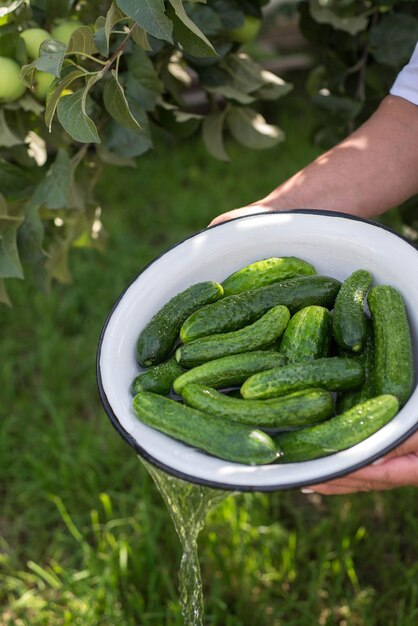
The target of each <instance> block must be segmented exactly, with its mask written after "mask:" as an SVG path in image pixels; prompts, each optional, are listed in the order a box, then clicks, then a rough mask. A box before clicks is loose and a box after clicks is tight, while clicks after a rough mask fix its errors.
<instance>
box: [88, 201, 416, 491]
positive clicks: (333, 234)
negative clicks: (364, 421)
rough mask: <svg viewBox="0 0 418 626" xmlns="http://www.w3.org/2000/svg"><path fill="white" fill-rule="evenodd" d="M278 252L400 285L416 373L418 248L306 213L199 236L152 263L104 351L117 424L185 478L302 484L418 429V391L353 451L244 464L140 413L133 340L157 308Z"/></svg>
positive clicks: (105, 381) (228, 484) (328, 270)
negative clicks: (155, 425)
mask: <svg viewBox="0 0 418 626" xmlns="http://www.w3.org/2000/svg"><path fill="white" fill-rule="evenodd" d="M271 256H297V257H301V258H302V259H306V260H307V261H309V262H310V263H312V264H313V265H314V266H315V268H316V269H317V271H318V273H320V274H326V275H328V276H333V277H335V278H338V279H339V280H341V281H342V280H344V279H345V278H347V276H349V274H351V273H352V272H353V271H354V270H356V269H360V268H362V269H368V270H369V271H370V272H371V273H372V274H373V277H374V283H375V284H378V283H385V284H390V285H393V286H394V287H396V288H397V289H398V290H399V291H400V292H401V294H402V295H403V297H404V298H405V301H406V305H407V309H408V315H409V320H410V325H411V331H412V335H413V342H414V354H415V368H416V371H418V361H417V357H418V280H417V277H418V251H417V250H416V249H415V248H414V247H413V246H412V245H411V244H410V243H408V242H407V241H406V240H404V239H403V238H401V237H399V236H398V235H396V234H395V233H393V232H392V231H389V230H388V229H386V228H383V227H381V226H379V225H376V224H373V223H370V222H367V221H364V220H359V219H356V218H352V217H350V216H348V215H342V214H337V213H329V212H325V211H324V212H321V211H311V210H303V211H289V212H280V213H268V214H258V215H250V216H247V217H243V218H239V219H236V220H233V221H230V222H226V223H223V224H219V225H218V226H214V227H212V228H209V229H207V230H204V231H202V232H200V233H197V234H196V235H193V236H192V237H189V238H188V239H186V240H184V241H182V242H181V243H179V244H178V245H176V246H174V247H173V248H171V249H170V250H167V252H165V253H164V254H163V255H161V256H160V257H158V258H157V259H155V261H153V262H152V263H150V265H148V266H147V267H146V268H145V269H144V270H143V271H142V272H141V273H140V274H139V275H138V276H137V278H136V279H135V280H134V281H133V282H132V284H131V285H130V286H129V287H128V288H127V289H126V291H125V292H124V293H123V294H122V295H121V297H120V298H119V300H118V301H117V302H116V304H115V306H114V307H113V309H112V311H111V313H110V314H109V316H108V318H107V320H106V323H105V326H104V329H103V331H102V335H101V338H100V343H99V349H98V354H97V377H98V386H99V391H100V395H101V398H102V402H103V405H104V407H105V409H106V412H107V413H108V415H109V417H110V420H111V422H112V423H113V425H114V426H115V427H116V429H117V430H118V432H119V433H120V434H121V435H122V437H123V438H124V439H125V440H126V441H127V442H128V443H129V444H130V445H131V446H132V447H133V448H134V449H135V450H136V451H137V452H138V453H139V454H140V455H141V456H142V457H143V458H145V459H148V460H149V461H150V462H152V463H153V464H155V465H157V466H158V467H160V468H163V469H164V470H166V471H167V472H169V473H171V474H174V475H176V476H178V477H179V478H183V479H186V480H189V481H191V482H195V483H200V484H205V485H210V486H212V487H219V488H223V489H232V490H240V491H269V490H276V489H285V488H291V487H300V486H303V485H309V484H314V483H316V482H319V481H323V480H326V479H329V478H333V477H336V476H339V475H342V474H345V473H347V472H349V471H351V470H354V469H357V468H359V467H361V466H363V465H366V464H368V463H370V462H371V461H373V460H375V459H376V458H378V457H379V456H381V455H382V454H384V453H386V452H388V451H389V450H390V449H391V448H393V447H395V446H396V445H397V444H399V443H400V442H401V441H402V440H404V439H405V438H406V437H408V436H409V435H410V434H412V432H414V430H415V429H416V428H417V421H418V388H415V390H414V392H413V393H412V395H411V397H410V399H409V401H408V402H407V404H406V405H405V406H404V407H403V408H402V410H401V411H400V412H399V413H398V415H397V416H396V417H395V418H394V419H393V420H392V421H391V422H390V423H389V424H387V425H386V426H384V427H383V428H382V429H381V430H379V431H378V432H377V433H375V434H374V435H372V436H371V437H369V438H368V439H366V440H365V441H363V442H362V443H359V444H358V445H356V446H353V447H352V448H350V449H348V450H344V451H343V452H338V453H336V454H333V455H330V456H328V457H325V458H321V459H316V460H314V461H306V462H303V463H290V464H283V465H280V464H277V465H265V466H247V465H241V464H237V463H231V462H227V461H223V460H221V459H217V458H214V457H211V456H209V455H207V454H204V453H202V452H200V451H198V450H196V449H194V448H191V447H189V446H186V445H184V444H183V443H181V442H179V441H176V440H174V439H172V438H170V437H168V436H166V435H163V434H161V433H159V432H158V431H156V430H153V429H152V428H150V427H148V426H145V425H144V424H142V423H141V422H140V421H139V420H138V419H137V418H136V417H135V415H134V413H133V411H132V397H131V395H130V391H129V388H130V385H131V382H132V380H133V379H134V377H135V376H136V375H137V374H138V365H137V363H136V360H135V345H136V340H137V337H138V334H139V332H140V331H141V329H142V328H143V327H144V326H145V325H146V323H147V322H148V321H149V320H150V318H151V317H152V316H153V315H154V313H156V311H158V310H159V309H160V308H161V307H162V306H163V304H165V303H166V302H167V301H168V300H169V299H170V298H172V297H173V296H174V295H175V294H177V293H178V292H180V291H182V290H183V289H185V288H186V287H188V286H189V285H191V284H193V283H197V282H200V281H203V280H216V281H219V282H221V281H222V280H223V279H224V278H225V277H226V276H228V275H229V274H231V273H232V272H234V271H235V270H237V269H238V268H240V267H243V266H245V265H247V264H249V263H251V262H253V261H255V260H258V259H262V258H267V257H271ZM400 367H401V363H400Z"/></svg>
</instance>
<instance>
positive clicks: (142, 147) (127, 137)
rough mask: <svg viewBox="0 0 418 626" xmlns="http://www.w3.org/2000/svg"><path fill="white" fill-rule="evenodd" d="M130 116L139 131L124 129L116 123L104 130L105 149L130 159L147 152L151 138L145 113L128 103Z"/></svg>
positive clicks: (133, 104)
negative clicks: (137, 123) (132, 116)
mask: <svg viewBox="0 0 418 626" xmlns="http://www.w3.org/2000/svg"><path fill="white" fill-rule="evenodd" d="M129 104H130V108H131V111H132V114H133V115H134V116H135V118H136V119H137V120H138V122H139V124H140V125H141V130H140V131H137V130H135V131H134V130H131V129H129V128H124V127H123V126H120V124H117V123H116V122H111V123H110V124H108V126H107V128H106V143H105V145H106V148H107V149H108V150H110V151H111V152H113V153H115V154H117V155H119V156H122V157H125V158H128V159H131V158H133V157H137V156H140V155H141V154H144V153H145V152H148V150H149V149H150V148H152V145H153V144H152V138H151V133H150V128H149V122H148V117H147V114H146V113H145V111H144V110H143V109H142V108H141V107H140V106H139V105H137V104H136V103H135V102H130V103H129Z"/></svg>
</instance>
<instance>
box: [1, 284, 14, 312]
mask: <svg viewBox="0 0 418 626" xmlns="http://www.w3.org/2000/svg"><path fill="white" fill-rule="evenodd" d="M0 302H2V303H3V304H6V305H7V306H12V303H11V301H10V298H9V294H8V293H7V289H6V285H5V284H4V280H3V279H2V278H0Z"/></svg>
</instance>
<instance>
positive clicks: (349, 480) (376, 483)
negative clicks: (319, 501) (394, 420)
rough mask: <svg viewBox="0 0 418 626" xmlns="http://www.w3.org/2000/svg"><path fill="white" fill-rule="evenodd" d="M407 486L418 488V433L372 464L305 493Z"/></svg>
mask: <svg viewBox="0 0 418 626" xmlns="http://www.w3.org/2000/svg"><path fill="white" fill-rule="evenodd" d="M406 486H415V487H418V432H416V433H414V434H413V435H412V436H411V437H409V439H407V440H406V441H404V442H403V443H402V444H401V445H400V446H398V447H397V448H395V449H394V450H392V451H391V452H389V453H388V454H387V455H385V456H384V457H382V458H381V459H378V460H377V461H375V462H374V463H372V464H371V465H368V466H367V467H364V468H362V469H360V470H357V471H355V472H352V473H351V474H347V475H346V476H341V477H340V478H334V479H333V480H329V481H328V482H325V483H320V484H317V485H312V486H311V485H310V486H309V487H308V488H306V489H302V491H303V493H311V492H315V493H320V494H323V495H326V496H331V495H340V494H346V493H356V492H358V491H384V490H387V489H394V488H396V487H406Z"/></svg>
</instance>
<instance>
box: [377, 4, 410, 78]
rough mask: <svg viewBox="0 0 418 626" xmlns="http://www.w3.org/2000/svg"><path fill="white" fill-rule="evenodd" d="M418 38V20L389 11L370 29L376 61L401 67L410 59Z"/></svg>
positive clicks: (397, 67)
mask: <svg viewBox="0 0 418 626" xmlns="http://www.w3.org/2000/svg"><path fill="white" fill-rule="evenodd" d="M417 40H418V20H417V19H416V18H414V17H412V15H404V14H402V13H399V14H393V13H388V14H387V15H383V17H382V19H381V20H380V22H379V23H378V24H376V25H374V26H372V27H371V29H370V35H369V45H370V52H371V53H372V54H373V56H374V58H375V59H376V61H378V62H379V63H384V64H385V65H389V66H390V67H395V68H396V69H400V68H401V66H402V65H404V64H405V63H407V62H408V61H409V58H410V56H411V54H412V52H413V51H414V47H415V45H416V43H417Z"/></svg>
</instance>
